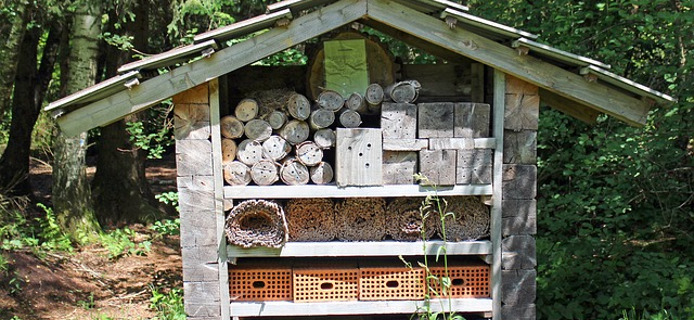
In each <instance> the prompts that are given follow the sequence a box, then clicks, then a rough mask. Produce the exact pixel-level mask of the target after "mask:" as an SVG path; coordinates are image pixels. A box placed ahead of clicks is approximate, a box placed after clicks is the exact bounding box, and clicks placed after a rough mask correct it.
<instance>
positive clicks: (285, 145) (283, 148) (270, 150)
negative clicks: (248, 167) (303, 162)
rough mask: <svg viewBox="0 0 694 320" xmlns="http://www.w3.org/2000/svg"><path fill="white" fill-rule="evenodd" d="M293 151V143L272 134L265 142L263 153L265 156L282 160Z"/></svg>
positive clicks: (274, 159)
mask: <svg viewBox="0 0 694 320" xmlns="http://www.w3.org/2000/svg"><path fill="white" fill-rule="evenodd" d="M291 151H292V145H291V144H289V142H287V140H284V138H282V137H280V136H271V137H270V138H268V139H267V140H265V141H264V142H263V155H264V156H265V158H267V159H270V160H273V161H280V160H282V159H284V158H285V157H286V156H287V155H288V154H289V152H291Z"/></svg>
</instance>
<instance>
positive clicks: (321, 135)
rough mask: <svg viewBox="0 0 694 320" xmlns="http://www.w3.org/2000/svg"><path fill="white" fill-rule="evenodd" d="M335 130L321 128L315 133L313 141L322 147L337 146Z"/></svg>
mask: <svg viewBox="0 0 694 320" xmlns="http://www.w3.org/2000/svg"><path fill="white" fill-rule="evenodd" d="M335 140H337V137H336V136H335V131H334V130H333V129H327V128H326V129H320V130H318V131H316V133H314V134H313V142H315V143H316V144H317V145H318V146H319V147H321V149H330V148H332V147H334V146H335Z"/></svg>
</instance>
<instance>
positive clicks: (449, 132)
mask: <svg viewBox="0 0 694 320" xmlns="http://www.w3.org/2000/svg"><path fill="white" fill-rule="evenodd" d="M417 108H418V109H419V110H418V119H417V125H418V127H419V129H418V135H419V138H453V128H454V120H455V104H454V103H450V102H439V103H420V104H418V105H417Z"/></svg>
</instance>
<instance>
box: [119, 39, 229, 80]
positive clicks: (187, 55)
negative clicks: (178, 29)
mask: <svg viewBox="0 0 694 320" xmlns="http://www.w3.org/2000/svg"><path fill="white" fill-rule="evenodd" d="M208 49H214V50H216V49H217V43H216V42H215V41H214V40H209V41H205V42H201V43H196V44H192V45H188V46H184V47H180V48H175V49H172V50H169V51H166V52H163V53H160V54H156V55H153V56H150V57H147V58H144V59H142V60H138V61H135V62H131V63H128V64H124V65H123V66H121V67H120V68H118V73H126V72H130V71H133V70H152V69H157V68H161V67H168V66H171V65H174V64H176V63H180V62H187V61H188V60H190V59H191V58H195V57H197V56H199V55H200V54H201V53H202V52H203V51H205V50H208Z"/></svg>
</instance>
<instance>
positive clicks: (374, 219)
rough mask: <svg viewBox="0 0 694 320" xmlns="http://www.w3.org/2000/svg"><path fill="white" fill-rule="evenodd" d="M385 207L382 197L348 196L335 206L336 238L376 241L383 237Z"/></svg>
mask: <svg viewBox="0 0 694 320" xmlns="http://www.w3.org/2000/svg"><path fill="white" fill-rule="evenodd" d="M385 207H386V201H385V200H383V199H382V198H350V199H345V201H343V202H342V203H340V204H338V205H336V206H335V226H336V229H337V238H338V239H340V240H345V241H376V240H381V239H383V238H384V237H385V234H386V233H385Z"/></svg>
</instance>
